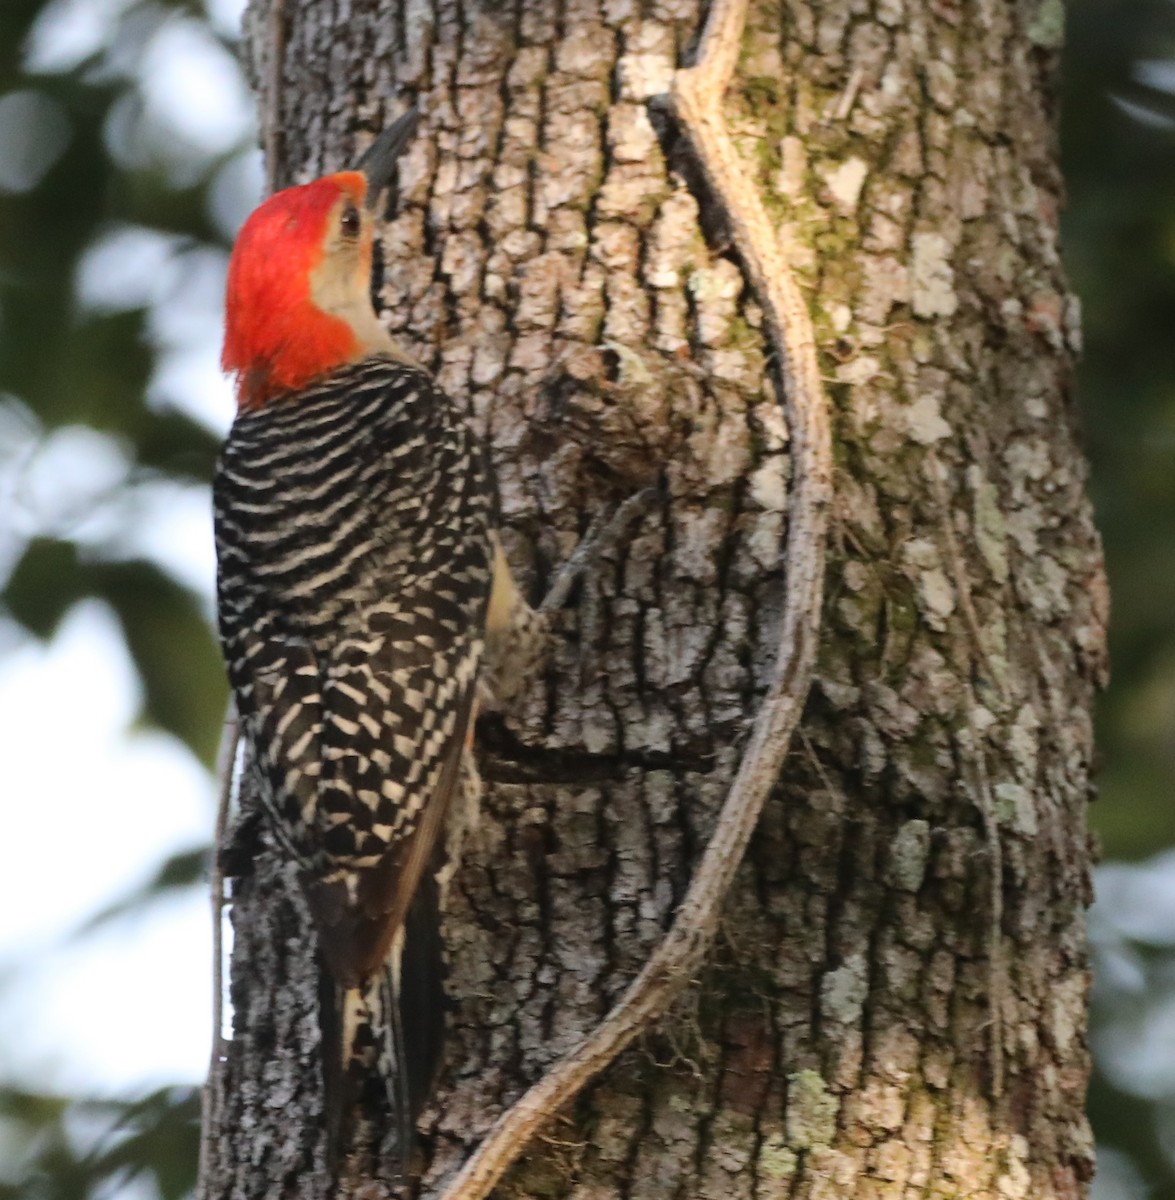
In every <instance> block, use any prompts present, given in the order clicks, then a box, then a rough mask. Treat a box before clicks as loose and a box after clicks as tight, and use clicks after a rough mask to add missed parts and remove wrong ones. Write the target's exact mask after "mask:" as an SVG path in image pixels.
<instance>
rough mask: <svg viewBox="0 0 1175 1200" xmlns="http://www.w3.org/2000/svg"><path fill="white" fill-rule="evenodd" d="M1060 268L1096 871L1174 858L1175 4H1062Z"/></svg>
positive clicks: (1097, 0)
mask: <svg viewBox="0 0 1175 1200" xmlns="http://www.w3.org/2000/svg"><path fill="white" fill-rule="evenodd" d="M1065 64H1066V73H1065V95H1064V107H1063V109H1062V133H1063V137H1062V145H1063V164H1064V168H1065V174H1066V179H1067V182H1068V187H1069V196H1070V200H1069V208H1068V212H1067V214H1066V217H1065V225H1064V232H1065V258H1066V262H1067V264H1068V267H1069V271H1070V275H1071V278H1072V281H1073V284H1074V287H1075V288H1076V289H1077V292H1078V294H1079V295H1080V296H1081V298H1082V302H1083V305H1084V311H1085V339H1086V352H1085V358H1084V362H1083V364H1082V368H1081V375H1080V379H1079V386H1080V400H1081V408H1082V413H1083V417H1084V424H1085V433H1086V449H1087V452H1088V454H1089V456H1090V460H1091V464H1092V468H1093V475H1092V490H1093V496H1094V504H1095V506H1096V509H1097V516H1098V524H1099V526H1100V528H1101V530H1102V534H1103V537H1104V539H1105V547H1106V558H1107V564H1108V567H1109V573H1110V582H1111V588H1112V593H1113V613H1112V621H1111V626H1110V652H1111V653H1110V661H1111V663H1112V669H1113V673H1114V679H1113V685H1112V686H1111V688H1110V689H1109V691H1108V692H1107V693H1106V695H1105V696H1104V697H1102V700H1101V703H1100V706H1099V708H1100V710H1099V723H1098V740H1099V745H1100V748H1101V755H1102V764H1101V770H1100V777H1099V790H1100V794H1101V799H1100V801H1099V802H1098V803H1097V804H1095V805H1094V808H1093V810H1092V819H1093V823H1094V827H1095V828H1096V829H1097V830H1098V832H1099V834H1100V835H1101V837H1102V840H1103V844H1104V847H1105V851H1106V854H1107V855H1108V856H1111V857H1115V858H1116V857H1130V858H1138V857H1141V856H1144V855H1147V854H1153V853H1154V852H1156V851H1157V850H1159V849H1160V848H1162V847H1163V846H1167V845H1171V844H1172V843H1175V805H1173V804H1172V803H1171V802H1170V798H1171V794H1172V784H1173V782H1175V620H1173V615H1175V536H1172V533H1173V531H1175V361H1173V355H1172V347H1173V346H1175V342H1173V341H1172V330H1173V329H1175V94H1173V93H1172V91H1166V90H1164V89H1163V87H1162V86H1159V85H1165V86H1166V87H1168V88H1171V89H1175V5H1173V4H1172V3H1170V2H1169V0H1071V3H1070V5H1069V33H1068V46H1067V51H1066V60H1065Z"/></svg>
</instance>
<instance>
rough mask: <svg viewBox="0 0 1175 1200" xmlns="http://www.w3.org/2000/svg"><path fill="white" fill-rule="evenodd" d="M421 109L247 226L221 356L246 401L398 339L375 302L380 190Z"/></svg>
mask: <svg viewBox="0 0 1175 1200" xmlns="http://www.w3.org/2000/svg"><path fill="white" fill-rule="evenodd" d="M416 120H417V113H416V110H415V109H412V110H411V111H410V112H408V113H406V114H405V115H404V116H402V117H401V118H400V119H399V120H398V121H396V122H395V123H394V124H393V125H392V126H390V127H389V128H388V129H387V130H385V131H384V132H383V133H382V134H380V136H379V137H378V138H377V139H376V140H375V141H374V142H373V143H372V145H371V147H370V149H368V151H367V153H366V154H365V155H364V156H363V158H362V159H361V160H360V162H359V165H358V168H357V169H356V170H354V171H341V172H339V173H338V174H336V175H327V176H324V177H323V178H322V179H316V180H315V181H314V182H313V183H307V184H305V185H304V186H302V187H292V188H286V189H285V190H284V191H281V192H277V193H275V194H274V195H273V196H271V197H270V198H269V199H268V200H266V201H265V203H264V204H262V205H260V207H258V208H256V209H255V210H254V211H253V212H252V213H251V214H250V216H249V219H248V220H247V221H246V222H245V224H244V225H243V226H241V231H240V233H239V234H237V241H236V245H234V246H233V253H232V258H231V259H230V260H229V268H228V287H227V294H226V298H225V333H224V350H223V352H222V353H221V356H220V365H221V367H222V368H223V370H224V371H226V372H227V373H229V374H231V375H233V376H234V377H235V380H236V390H237V407H238V408H239V409H241V410H247V409H253V408H259V407H261V405H263V404H265V403H267V402H268V401H269V400H271V399H273V398H274V397H275V396H279V395H281V394H282V393H284V392H294V391H297V389H299V388H301V387H304V386H305V385H306V384H308V383H310V382H311V381H312V380H314V379H317V378H318V377H319V376H322V375H325V374H327V373H329V372H330V371H332V370H334V369H335V368H336V367H339V366H342V365H343V364H344V363H349V362H355V361H357V360H358V359H361V358H364V357H366V356H367V355H368V354H371V353H372V352H373V351H377V350H381V351H385V352H390V351H392V344H391V341H390V339H389V338H388V335H387V333H386V332H385V331H384V329H383V327H382V326H381V325H380V323H379V322H378V321H377V320H376V317H375V313H374V311H373V310H372V307H371V243H372V231H373V224H374V209H375V203H376V200H377V198H378V196H379V194H380V192H381V191H382V190H383V188H384V187H385V186H386V185H387V183H388V181H389V180H390V179H391V175H392V171H393V169H394V167H395V164H396V159H397V158H398V157H399V155H400V152H401V151H402V150H403V149H404V147H405V145H407V143H408V139H409V138H410V137H411V136H412V133H413V130H414V129H415V128H416Z"/></svg>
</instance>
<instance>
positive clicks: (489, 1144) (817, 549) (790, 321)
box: [439, 0, 832, 1200]
mask: <svg viewBox="0 0 1175 1200" xmlns="http://www.w3.org/2000/svg"><path fill="white" fill-rule="evenodd" d="M747 3H748V0H714V3H713V4H712V5H711V7H710V14H709V17H708V19H707V21H706V27H705V31H704V33H703V35H702V40H701V43H700V45H699V48H698V54H697V58H696V61H695V65H694V66H692V67H687V68H683V69H681V70H679V71H677V72H676V73H675V75H674V77H673V90H672V92H671V94H670V101H671V108H672V112H673V115H674V117H675V119H676V121H677V122H678V124H679V125H680V127H681V131H682V132H683V133H684V134H685V135H686V137H687V138H688V139H689V141H690V143H691V145H692V147H693V151H694V154H695V155H696V156H697V159H698V161H699V163H700V166H701V168H702V171H703V173H704V175H705V179H706V184H707V187H708V189H709V192H710V194H711V195H712V197H713V198H714V199H715V200H717V201H718V202H719V203H720V204H721V205H722V207H723V209H724V211H725V216H726V218H727V223H728V225H729V227H730V232H731V236H732V239H733V243H734V246H735V248H736V250H737V251H738V254H739V257H740V259H741V260H742V265H743V270H744V271H745V273H746V278H747V281H748V283H749V284H750V286H751V289H752V290H753V292H754V294H755V296H756V297H757V299H758V301H759V303H760V306H761V307H762V309H763V316H764V321H765V325H766V329H767V334H768V337H769V340H770V343H771V346H772V348H773V349H774V351H775V354H776V356H777V359H778V365H779V371H780V374H781V376H782V379H783V384H784V397H785V404H786V406H787V414H788V418H789V423H790V432H791V442H790V450H791V458H792V468H793V474H792V485H791V496H790V505H789V511H788V533H787V544H786V559H785V567H786V576H787V584H786V595H785V597H784V612H783V621H782V628H781V630H780V638H779V652H778V656H777V659H776V664H775V671H774V676H773V679H772V682H771V686H770V688H769V690H768V693H767V696H766V698H765V699H764V702H763V705H762V707H761V708H760V710H759V712H758V714H757V715H756V718H755V724H754V727H753V729H752V731H751V736H750V741H749V743H748V745H747V748H746V751H745V753H744V754H743V758H742V762H741V764H740V766H739V770H738V774H737V775H736V777H735V779H734V782H733V783H732V785H731V789H730V792H729V794H728V795H727V797H726V800H725V801H724V803H723V806H722V810H721V812H720V813H719V816H718V822H717V825H716V827H715V829H714V833H713V835H712V837H711V838H710V841H709V844H708V845H707V847H706V850H705V853H704V854H703V856H702V860H701V862H700V863H699V864H698V867H697V870H696V871H695V873H694V877H693V879H692V881H691V882H690V886H689V890H688V891H687V893H686V896H685V899H684V901H683V902H682V905H681V907H680V909H679V910H678V912H677V914H676V916H675V918H674V921H673V925H672V926H671V928H670V929H669V932H668V933H667V934H666V936H665V938H664V940H663V941H662V942H661V944H660V945H659V946H658V947H657V949H656V950H655V951H654V952H653V954H652V956H651V957H650V958H649V960H648V962H647V963H646V964H645V966H644V968H643V969H642V970H641V972H640V974H639V975H638V976H637V977H636V979H635V980H634V981H633V982H632V983H631V984H630V985H629V987H628V990H627V991H626V992H625V993H624V995H623V996H622V997H621V999H620V1000H619V1001H618V1002H617V1004H616V1006H615V1007H614V1008H613V1009H612V1011H611V1012H609V1013H608V1015H607V1016H606V1017H605V1018H604V1020H603V1022H602V1023H601V1024H600V1025H599V1026H597V1028H596V1029H595V1030H594V1031H593V1032H592V1033H590V1034H589V1035H588V1036H587V1037H586V1038H585V1039H584V1040H583V1041H582V1042H581V1043H580V1044H579V1045H578V1046H577V1047H576V1048H575V1049H574V1050H572V1051H571V1052H570V1053H569V1054H568V1055H567V1056H566V1057H564V1058H563V1059H561V1060H560V1061H559V1062H558V1063H556V1064H555V1066H554V1067H552V1069H551V1070H550V1071H549V1072H548V1073H547V1074H546V1075H545V1076H544V1077H543V1078H542V1079H540V1080H539V1082H538V1083H536V1084H535V1085H534V1086H533V1087H532V1088H531V1089H530V1090H529V1091H528V1092H526V1093H525V1094H524V1095H523V1096H522V1097H521V1099H519V1100H518V1101H517V1102H516V1103H515V1104H514V1105H513V1106H512V1107H511V1108H509V1109H508V1110H507V1111H506V1112H505V1113H504V1114H503V1116H502V1117H501V1118H500V1119H499V1120H498V1122H497V1123H496V1124H495V1125H494V1127H493V1128H492V1129H491V1130H490V1132H489V1133H488V1134H487V1136H486V1138H485V1140H484V1141H483V1142H482V1143H481V1145H480V1146H479V1147H478V1148H477V1149H476V1150H475V1151H474V1153H473V1155H472V1156H471V1157H470V1158H469V1159H468V1160H467V1161H466V1162H465V1164H464V1166H462V1168H461V1170H460V1171H459V1172H458V1173H457V1175H456V1176H455V1177H454V1178H453V1179H452V1180H451V1181H450V1183H449V1185H448V1186H447V1187H446V1188H445V1189H444V1191H443V1192H441V1194H440V1197H439V1200H482V1198H483V1197H485V1196H486V1195H487V1194H488V1193H489V1191H490V1189H491V1188H492V1187H493V1186H494V1184H495V1183H497V1181H498V1180H499V1179H500V1178H501V1177H502V1175H503V1174H504V1173H505V1171H506V1170H507V1169H508V1168H509V1167H510V1166H511V1164H512V1163H513V1162H514V1161H515V1160H516V1159H517V1158H518V1157H519V1156H520V1155H521V1154H522V1153H523V1152H524V1151H525V1150H526V1148H527V1146H528V1145H529V1144H530V1142H531V1140H532V1139H533V1138H534V1137H535V1135H536V1134H537V1133H538V1132H539V1131H540V1130H541V1129H542V1127H543V1126H544V1125H545V1124H546V1123H547V1121H548V1120H550V1118H551V1117H553V1116H554V1114H555V1113H556V1112H557V1111H558V1110H559V1109H561V1108H563V1107H564V1106H565V1105H566V1104H567V1103H568V1102H569V1101H570V1100H572V1099H573V1098H574V1097H575V1096H576V1095H577V1094H578V1093H579V1092H580V1091H581V1090H582V1088H583V1087H585V1086H586V1085H587V1084H588V1083H589V1082H590V1081H591V1080H592V1079H593V1078H595V1076H597V1075H598V1074H599V1073H600V1072H601V1071H602V1070H603V1069H604V1068H605V1067H607V1066H608V1064H609V1063H611V1062H612V1061H613V1060H614V1059H615V1058H616V1056H617V1055H618V1054H619V1053H620V1052H621V1051H622V1050H623V1049H624V1048H625V1047H626V1046H628V1045H629V1044H630V1043H631V1042H632V1041H633V1040H634V1039H635V1038H637V1037H638V1036H639V1035H640V1034H641V1033H643V1032H644V1031H645V1030H647V1029H649V1028H650V1027H651V1026H652V1024H653V1023H654V1022H655V1021H656V1020H657V1019H658V1018H660V1017H661V1016H662V1015H663V1014H664V1013H665V1012H666V1011H667V1010H668V1008H669V1006H670V1005H671V1003H672V1002H673V1000H674V998H675V997H676V996H677V994H678V993H679V992H680V991H681V989H682V988H683V987H684V986H685V985H686V983H688V981H689V980H690V979H692V978H693V977H694V976H695V974H696V973H697V971H698V969H699V968H700V967H701V965H702V963H703V960H704V959H705V956H706V953H707V951H708V950H709V948H710V946H711V944H712V942H713V940H714V935H715V933H716V931H717V928H718V920H719V915H720V912H721V908H722V901H723V899H724V897H725V896H726V893H727V892H728V890H729V888H730V884H731V882H732V881H733V879H734V875H735V872H736V871H737V870H738V867H739V864H740V862H741V861H742V858H743V854H744V853H745V851H746V848H747V844H748V842H749V841H750V838H751V834H752V833H753V832H754V829H755V826H756V824H757V823H758V820H759V814H760V812H761V810H762V807H763V803H764V801H765V800H766V799H767V796H768V795H769V794H770V792H771V790H772V788H773V787H774V785H775V782H776V780H777V779H778V777H779V773H780V770H781V768H782V766H783V762H784V759H785V758H786V756H787V753H788V747H789V745H790V743H791V736H792V733H793V731H794V730H795V727H796V725H797V723H798V721H799V718H800V713H801V711H802V709H803V705H804V700H805V698H806V697H807V694H808V689H809V686H810V683H811V678H812V670H813V666H814V663H815V659H816V648H817V645H818V642H819V635H820V610H821V601H822V595H823V583H824V555H825V542H826V536H825V535H826V526H827V511H828V502H829V496H830V492H831V482H830V481H831V473H832V453H831V447H830V433H829V419H828V409H827V404H826V401H825V398H824V393H823V389H822V387H821V383H820V375H819V371H818V369H817V362H816V342H815V335H814V333H813V330H812V322H811V318H810V316H809V314H808V309H807V305H806V304H805V302H804V298H803V296H802V295H801V293H800V290H799V288H798V287H797V285H796V283H795V280H794V279H793V277H792V275H791V272H790V270H789V269H788V266H787V263H786V261H785V259H784V256H783V254H782V252H781V251H780V249H779V243H778V240H777V235H776V231H775V229H774V227H773V226H772V224H771V221H770V219H769V218H768V216H767V212H766V210H765V209H764V207H763V203H762V200H761V199H760V197H759V194H758V192H757V190H756V187H755V184H754V183H753V182H752V180H751V179H750V178H749V177H748V174H747V171H746V168H745V167H744V166H743V163H742V160H741V159H740V157H739V154H738V152H737V150H736V149H735V147H734V144H733V142H732V140H731V137H730V133H729V130H728V129H727V126H726V122H725V119H724V117H723V115H722V101H723V98H724V95H725V92H726V88H727V85H728V84H729V83H730V80H731V77H732V76H733V74H734V69H735V65H736V63H737V61H738V54H739V48H740V45H741V42H742V34H743V28H744V26H745V23H746V12H747Z"/></svg>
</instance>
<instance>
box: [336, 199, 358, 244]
mask: <svg viewBox="0 0 1175 1200" xmlns="http://www.w3.org/2000/svg"><path fill="white" fill-rule="evenodd" d="M339 228H340V229H342V231H343V237H345V238H348V239H350V238H357V237H358V236H359V210H358V209H357V208H356V207H355V206H354V205H353V204H348V205H347V207H346V208H344V209H343V215H342V216H341V217H340V218H339Z"/></svg>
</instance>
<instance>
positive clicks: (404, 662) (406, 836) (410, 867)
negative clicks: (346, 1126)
mask: <svg viewBox="0 0 1175 1200" xmlns="http://www.w3.org/2000/svg"><path fill="white" fill-rule="evenodd" d="M411 598H412V597H411V596H409V599H411ZM417 599H418V600H419V604H418V605H415V606H414V607H412V608H409V609H403V608H399V612H398V613H394V612H393V611H392V610H393V609H396V608H398V606H397V605H396V604H395V603H394V602H389V603H385V604H381V605H380V606H379V608H378V610H377V611H376V612H375V613H374V614H373V615H372V619H371V622H370V623H375V624H378V625H379V626H380V627H381V628H385V629H388V632H387V633H386V634H385V635H384V636H382V637H379V638H375V639H359V638H355V639H347V641H346V642H344V643H343V644H342V645H340V646H339V647H338V648H337V650H336V652H335V653H334V654H333V655H332V656H331V660H330V662H329V664H328V666H327V670H326V673H325V680H324V686H323V725H322V734H321V750H322V760H323V775H322V779H321V781H320V785H319V801H318V821H319V830H320V834H321V841H322V845H323V847H324V849H325V851H326V853H327V856H328V859H329V862H330V864H331V869H329V870H328V871H326V872H325V873H324V874H321V875H319V877H318V878H317V879H315V880H314V881H313V882H312V883H311V884H310V886H309V888H308V896H309V899H310V904H311V907H312V909H313V910H314V913H315V917H316V919H317V920H318V923H319V926H320V928H321V929H322V934H323V936H322V939H321V940H322V947H323V953H324V955H325V957H326V959H327V962H328V964H329V965H330V967H331V970H332V972H333V973H334V974H335V976H336V978H338V979H339V980H341V981H343V982H348V981H357V980H360V979H363V978H365V977H367V976H368V975H370V974H371V973H372V972H374V971H376V970H377V969H379V967H380V966H381V965H382V964H383V962H384V961H385V959H386V957H387V953H388V948H389V946H390V944H391V941H392V939H393V938H394V936H395V934H396V931H397V930H398V929H399V928H400V927H401V926H402V925H403V923H404V920H405V918H406V916H407V913H408V909H409V906H410V904H411V902H412V899H413V896H414V895H415V893H416V890H417V887H418V885H419V883H420V878H421V875H422V873H423V872H424V871H425V870H426V869H429V863H430V860H432V859H433V857H434V850H435V849H436V847H437V841H438V837H439V835H440V832H441V829H442V827H443V824H444V818H445V814H446V812H447V810H448V807H449V801H450V799H451V797H452V795H453V792H454V790H455V788H456V787H457V786H458V785H459V782H460V778H461V758H462V754H463V752H464V749H465V746H466V743H467V741H468V737H469V733H470V728H471V723H472V719H473V713H474V701H475V696H476V683H477V672H478V667H479V665H480V661H481V657H482V652H483V647H484V636H483V634H482V632H481V628H480V625H481V622H480V621H477V620H476V619H475V620H474V621H472V622H471V621H470V620H469V613H468V612H466V614H465V619H464V621H463V624H464V625H465V628H464V629H462V630H461V631H460V632H459V633H457V634H456V636H453V635H452V634H449V635H448V637H447V638H443V637H441V636H439V635H440V630H439V629H438V628H437V625H438V622H437V620H436V610H437V607H438V605H437V602H436V601H435V598H434V599H432V601H431V603H430V602H426V601H424V600H423V599H420V598H417ZM464 599H465V600H466V605H467V604H469V603H472V606H473V608H474V612H475V613H476V607H477V603H476V601H477V598H476V596H470V597H465V598H464ZM466 605H462V606H461V607H463V608H465V607H466ZM481 607H482V608H484V602H483V603H482V605H481ZM430 630H431V632H430Z"/></svg>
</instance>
